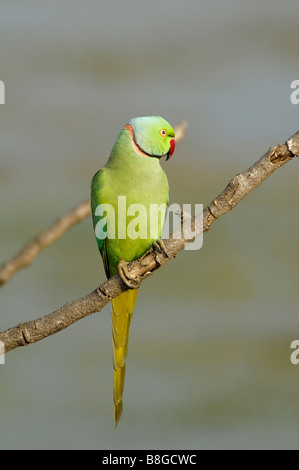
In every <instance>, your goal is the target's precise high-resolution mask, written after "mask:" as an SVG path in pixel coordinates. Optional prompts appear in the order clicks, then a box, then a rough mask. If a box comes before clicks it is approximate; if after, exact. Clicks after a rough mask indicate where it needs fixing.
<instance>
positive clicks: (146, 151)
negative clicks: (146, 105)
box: [125, 116, 175, 160]
mask: <svg viewBox="0 0 299 470" xmlns="http://www.w3.org/2000/svg"><path fill="white" fill-rule="evenodd" d="M125 129H126V130H127V131H128V132H129V133H130V135H131V139H132V144H133V146H134V148H135V150H136V151H137V152H138V153H140V154H141V155H144V156H147V157H154V158H158V159H160V158H161V157H166V160H168V159H169V158H170V157H171V156H172V154H173V152H174V149H175V139H174V137H175V133H174V130H173V128H172V127H171V125H170V124H169V123H168V122H167V121H165V119H163V118H161V117H160V116H145V117H136V118H133V119H131V120H130V121H129V122H128V124H127V125H126V126H125Z"/></svg>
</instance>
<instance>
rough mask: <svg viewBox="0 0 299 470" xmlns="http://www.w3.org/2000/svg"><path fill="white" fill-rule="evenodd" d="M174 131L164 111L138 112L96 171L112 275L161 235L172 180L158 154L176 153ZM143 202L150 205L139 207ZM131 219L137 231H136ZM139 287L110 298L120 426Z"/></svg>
mask: <svg viewBox="0 0 299 470" xmlns="http://www.w3.org/2000/svg"><path fill="white" fill-rule="evenodd" d="M174 137H175V133H174V130H173V128H172V127H171V125H170V124H169V123H168V122H167V121H165V119H163V118H161V117H159V116H147V117H136V118H133V119H131V120H130V121H129V122H128V124H126V125H125V126H124V128H123V129H122V131H121V133H120V134H119V136H118V138H117V140H116V142H115V144H114V146H113V148H112V151H111V154H110V157H109V159H108V162H107V163H106V165H105V166H104V168H102V169H101V170H99V171H98V172H97V173H96V174H95V175H94V177H93V180H92V187H91V209H92V218H93V225H94V230H95V234H96V239H97V244H98V248H99V250H100V253H101V255H102V259H103V263H104V268H105V272H106V275H107V278H108V279H109V278H110V277H111V276H114V275H115V274H117V273H118V272H119V266H120V265H121V263H123V262H124V261H126V262H128V261H133V260H135V259H138V258H140V257H141V256H142V255H143V254H144V253H146V252H147V251H148V250H149V249H150V248H151V246H152V245H153V243H155V242H156V240H157V239H160V236H161V232H162V228H163V224H164V221H165V214H166V209H167V205H168V201H169V186H168V181H167V177H166V175H165V173H164V171H163V170H162V168H161V165H160V162H159V160H160V158H161V157H166V160H168V159H169V158H170V157H171V156H172V154H173V152H174V149H175V139H174ZM124 197H125V199H124ZM120 200H121V201H122V204H120ZM124 201H125V203H126V205H125V206H124V205H123V202H124ZM108 205H109V206H108ZM134 205H135V206H134ZM140 205H142V208H145V209H146V211H144V210H143V211H141V210H139V209H140ZM152 205H158V206H152ZM151 206H152V207H159V208H160V211H159V212H158V217H155V218H153V217H151ZM111 207H112V209H113V210H108V208H111ZM130 207H132V208H133V212H132V210H131V209H129V208H130ZM101 208H102V210H101ZM136 212H137V213H138V214H139V215H138V217H137V219H136ZM134 217H135V219H134ZM134 220H135V222H134ZM132 223H133V227H135V229H136V228H137V227H138V231H137V230H135V231H134V230H133V231H132ZM121 224H122V226H121ZM130 224H131V225H130ZM130 227H131V231H129V228H130ZM129 232H130V233H129ZM141 232H142V234H143V236H140V234H141ZM132 233H133V236H132ZM137 293H138V290H137V289H129V290H128V291H126V292H124V293H122V294H121V295H119V296H118V297H116V298H114V299H112V301H111V311H112V346H113V369H114V377H113V379H114V380H113V385H114V387H113V388H114V406H113V411H114V421H115V427H116V426H117V424H118V422H119V419H120V417H121V414H122V409H123V403H122V396H123V390H124V381H125V368H126V365H125V360H126V356H127V351H128V341H129V328H130V322H131V318H132V315H133V312H134V308H135V303H136V299H137Z"/></svg>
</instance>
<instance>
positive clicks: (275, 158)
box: [0, 131, 299, 352]
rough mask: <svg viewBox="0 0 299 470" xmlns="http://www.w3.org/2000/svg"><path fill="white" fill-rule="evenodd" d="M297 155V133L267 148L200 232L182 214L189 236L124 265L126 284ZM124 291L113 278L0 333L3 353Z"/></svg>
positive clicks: (209, 211)
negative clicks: (88, 291) (76, 297)
mask: <svg viewBox="0 0 299 470" xmlns="http://www.w3.org/2000/svg"><path fill="white" fill-rule="evenodd" d="M298 155H299V131H298V132H296V134H294V135H293V136H292V137H291V138H290V139H288V140H287V141H286V142H285V144H283V145H276V146H275V147H273V148H270V149H269V150H268V151H267V152H266V153H265V155H263V156H262V157H261V158H260V160H258V161H257V162H256V163H255V164H254V165H252V166H251V167H250V168H249V169H248V170H247V171H245V172H244V173H239V174H237V175H236V176H235V177H234V178H233V179H232V180H231V181H230V182H229V183H228V185H227V186H226V188H225V189H224V190H223V191H222V193H221V194H220V195H219V196H218V197H217V198H216V199H214V200H213V201H212V202H211V203H210V204H209V205H208V206H207V207H206V208H205V209H204V212H203V227H202V229H201V228H200V229H199V228H198V224H197V223H196V220H195V219H194V218H192V217H191V216H189V215H188V214H182V220H183V219H184V217H187V218H189V217H191V224H190V230H189V232H187V233H186V231H185V233H183V234H182V235H181V236H180V237H179V238H178V236H179V233H173V234H171V236H170V237H169V239H167V240H164V243H165V252H164V251H163V250H160V249H159V248H158V247H153V248H152V249H151V250H149V252H148V253H147V254H146V255H145V256H144V257H142V258H141V259H139V260H136V261H133V262H131V263H127V266H126V270H125V273H124V274H125V276H126V277H127V281H128V283H129V284H132V283H133V284H134V285H135V286H136V288H137V287H139V286H140V284H141V282H143V280H144V279H145V278H146V277H148V276H150V275H152V274H153V273H154V272H155V271H156V270H157V269H159V268H160V267H161V266H163V265H164V264H166V263H167V262H168V261H170V260H171V259H172V258H173V257H174V256H175V255H177V253H178V252H179V251H181V250H182V249H184V247H185V246H186V245H187V244H188V243H190V242H191V241H192V240H194V239H195V238H196V237H198V236H199V235H201V233H202V231H203V232H206V231H208V230H209V229H210V228H211V226H212V224H213V223H214V222H215V220H217V219H218V218H219V217H221V216H222V215H224V214H227V213H228V212H230V211H231V210H232V209H234V207H236V206H237V205H238V204H239V203H240V201H241V200H242V199H243V198H244V197H245V196H246V195H247V194H249V193H250V192H251V191H253V190H254V189H255V188H257V187H258V186H260V185H261V184H262V183H263V182H264V181H265V180H266V179H267V178H268V177H269V176H271V175H272V173H274V172H275V171H276V170H278V169H279V168H280V167H282V166H283V165H285V164H286V163H287V162H288V161H290V160H292V159H293V158H294V157H295V156H298ZM127 289H128V287H127V285H126V283H125V282H124V281H123V280H122V279H121V277H120V276H119V275H116V276H113V277H112V278H111V279H109V280H108V281H106V282H105V283H103V284H101V285H100V286H99V287H98V288H97V289H95V290H94V291H92V292H91V293H90V294H88V295H86V296H85V297H82V298H80V299H78V300H74V301H72V302H68V303H67V304H65V305H64V306H62V307H60V308H59V309H58V310H56V311H55V312H53V313H50V314H49V315H46V316H44V317H41V318H38V319H37V320H32V321H28V322H26V323H21V324H19V325H17V326H15V327H13V328H9V329H8V330H6V331H3V332H1V333H0V341H2V342H3V343H4V346H5V352H8V351H11V350H12V349H15V348H17V347H19V346H26V345H28V344H31V343H35V342H37V341H40V340H42V339H44V338H46V337H48V336H50V335H52V334H55V333H57V332H59V331H61V330H63V329H65V328H67V327H68V326H70V325H72V324H73V323H75V322H76V321H78V320H81V319H82V318H85V317H86V316H88V315H90V314H92V313H95V312H99V311H100V310H101V309H102V308H103V307H104V306H105V305H106V304H107V303H108V302H109V301H110V300H111V299H112V298H114V297H116V296H117V295H119V294H121V293H122V292H124V291H125V290H127Z"/></svg>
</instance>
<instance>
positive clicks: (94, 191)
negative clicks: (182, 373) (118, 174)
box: [91, 168, 110, 278]
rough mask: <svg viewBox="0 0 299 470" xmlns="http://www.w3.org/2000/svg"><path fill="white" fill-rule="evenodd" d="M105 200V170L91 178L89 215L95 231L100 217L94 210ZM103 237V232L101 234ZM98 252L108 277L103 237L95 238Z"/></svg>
mask: <svg viewBox="0 0 299 470" xmlns="http://www.w3.org/2000/svg"><path fill="white" fill-rule="evenodd" d="M104 200H105V168H102V170H99V171H98V172H97V173H96V174H95V175H94V177H93V180H92V184H91V213H92V221H93V228H94V230H95V228H96V225H97V223H98V222H99V221H100V220H101V217H100V216H97V215H95V211H96V208H97V207H98V205H99V204H102V203H103V202H105V201H104ZM103 228H104V230H105V231H106V230H107V227H106V229H105V227H103ZM101 235H104V232H103V233H101ZM96 240H97V244H98V248H99V251H100V253H101V255H102V258H103V264H104V269H105V273H106V276H107V277H108V278H109V277H110V269H109V261H108V255H107V246H106V245H107V239H106V238H105V237H104V236H101V237H96Z"/></svg>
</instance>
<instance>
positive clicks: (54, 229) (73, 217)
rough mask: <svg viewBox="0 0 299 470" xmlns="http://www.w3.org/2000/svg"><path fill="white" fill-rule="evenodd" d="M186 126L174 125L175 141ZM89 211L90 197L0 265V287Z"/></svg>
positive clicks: (82, 218)
mask: <svg viewBox="0 0 299 470" xmlns="http://www.w3.org/2000/svg"><path fill="white" fill-rule="evenodd" d="M187 127H188V123H187V122H186V121H183V122H182V123H181V124H180V125H179V126H177V127H175V133H176V138H175V140H176V143H178V142H180V141H181V140H182V139H183V138H184V137H185V134H186V130H187ZM90 212H91V209H90V199H88V200H87V201H84V202H82V203H81V204H79V205H78V206H76V207H74V208H73V209H72V210H70V211H69V212H67V213H66V214H64V215H62V216H61V217H59V218H58V219H57V220H56V221H55V222H54V223H53V224H52V225H50V227H48V228H47V229H45V230H44V231H43V232H41V233H40V234H39V235H38V236H36V237H35V238H34V239H33V240H31V241H29V242H28V243H27V244H26V245H25V246H24V247H23V248H22V249H21V250H20V251H19V252H18V253H17V254H16V255H15V256H13V258H11V259H10V260H8V261H7V262H5V263H3V264H2V266H0V287H1V286H3V285H4V284H5V283H6V282H8V281H9V280H10V279H11V278H12V277H13V276H14V274H16V273H17V272H18V271H19V270H20V269H24V268H26V267H27V266H29V265H30V264H31V263H32V262H33V260H34V259H35V258H36V256H37V255H38V254H39V253H40V252H41V251H43V250H44V249H45V248H47V247H48V246H49V245H52V243H54V242H56V240H58V239H59V238H60V237H62V235H64V234H65V233H66V232H67V231H68V230H69V229H70V228H72V227H73V226H74V225H76V224H78V223H79V222H82V220H84V219H86V217H88V216H89V215H90Z"/></svg>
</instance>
